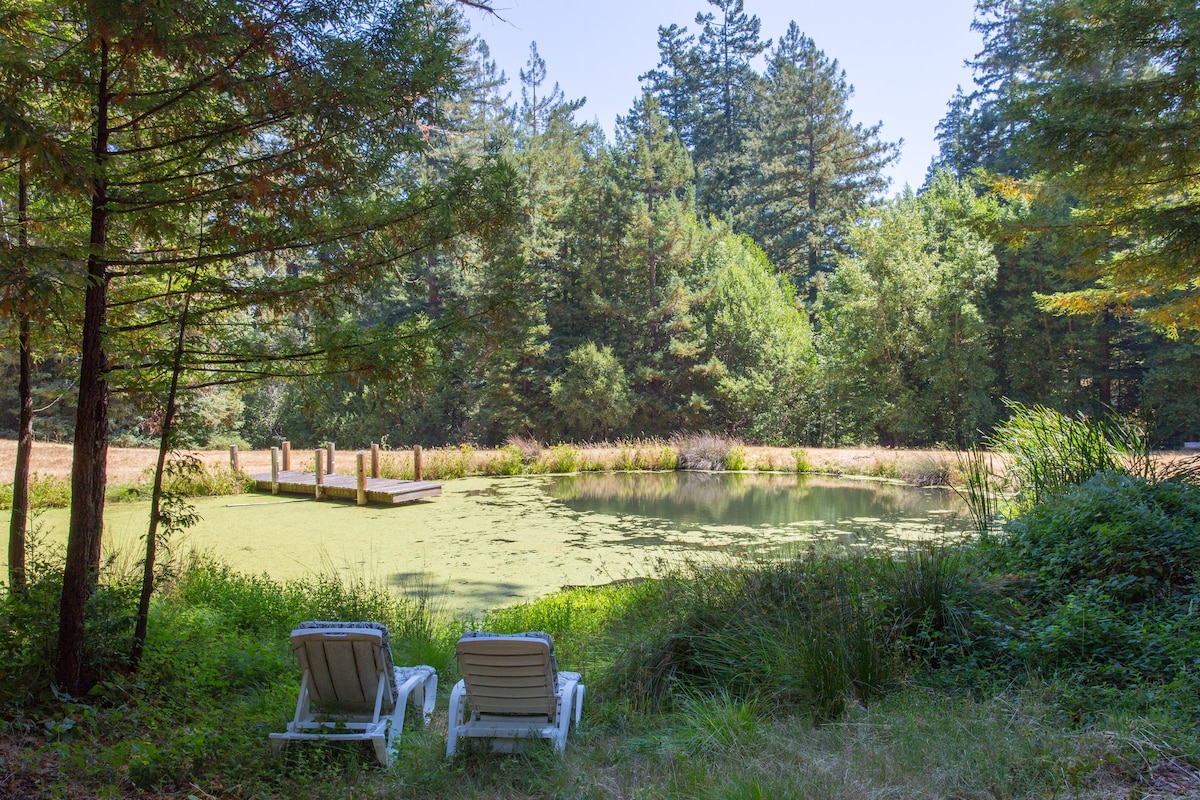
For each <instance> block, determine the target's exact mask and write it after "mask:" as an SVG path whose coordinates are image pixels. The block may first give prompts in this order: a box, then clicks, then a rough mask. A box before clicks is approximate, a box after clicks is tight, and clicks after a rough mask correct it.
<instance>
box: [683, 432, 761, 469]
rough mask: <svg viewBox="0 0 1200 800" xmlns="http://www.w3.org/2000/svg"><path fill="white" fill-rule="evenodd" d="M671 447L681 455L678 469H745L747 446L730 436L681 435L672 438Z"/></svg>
mask: <svg viewBox="0 0 1200 800" xmlns="http://www.w3.org/2000/svg"><path fill="white" fill-rule="evenodd" d="M671 447H672V448H674V450H675V452H676V453H678V454H679V458H678V460H677V462H676V466H677V468H678V469H694V470H704V471H715V470H723V469H743V468H745V462H746V448H745V446H744V445H743V444H742V443H741V442H740V441H739V440H737V439H732V438H730V437H728V436H721V435H719V434H715V433H692V434H680V435H677V436H674V437H672V439H671ZM731 463H732V464H733V466H731Z"/></svg>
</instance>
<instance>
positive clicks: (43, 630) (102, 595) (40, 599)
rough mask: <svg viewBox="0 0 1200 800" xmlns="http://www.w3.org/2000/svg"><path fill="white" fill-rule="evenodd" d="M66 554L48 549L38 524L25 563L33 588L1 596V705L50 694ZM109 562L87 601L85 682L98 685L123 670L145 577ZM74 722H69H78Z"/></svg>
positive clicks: (27, 700)
mask: <svg viewBox="0 0 1200 800" xmlns="http://www.w3.org/2000/svg"><path fill="white" fill-rule="evenodd" d="M63 559H64V555H63V554H62V553H61V552H57V553H56V552H53V551H51V550H50V549H49V548H48V547H46V545H45V543H44V541H43V540H42V539H41V537H40V536H39V534H38V532H37V530H36V528H35V529H34V531H33V532H32V533H31V534H30V536H29V550H28V556H27V564H26V576H27V580H28V589H27V591H26V592H25V593H23V594H16V593H8V592H6V593H5V595H4V597H3V599H2V600H0V707H7V706H11V705H12V704H16V705H17V706H18V707H20V706H22V705H25V704H29V703H32V702H33V701H34V698H37V697H39V696H41V695H42V694H43V693H45V692H47V691H48V689H49V687H50V685H51V683H52V678H53V663H54V661H53V659H54V653H55V645H56V641H57V638H58V626H57V625H55V624H50V623H49V622H48V621H49V620H57V619H58V609H59V602H60V600H61V597H62V580H63ZM112 566H113V561H110V562H109V563H107V564H106V565H105V568H106V569H105V573H104V575H103V576H102V579H101V580H99V581H98V583H97V586H96V590H95V592H93V593H92V595H91V596H90V597H89V598H88V600H87V612H88V613H87V627H86V629H85V633H84V649H83V665H82V685H83V686H84V687H85V688H86V687H93V686H95V685H97V684H99V683H101V682H102V681H106V680H109V679H110V677H111V676H113V675H114V674H115V673H117V672H119V671H120V670H121V669H123V668H124V667H125V665H126V663H127V660H128V656H129V643H130V641H131V639H132V636H133V627H134V616H135V612H136V609H137V595H138V590H139V589H140V588H141V584H140V580H138V581H135V579H134V576H133V575H132V574H131V573H129V574H126V573H118V572H115V571H114V570H113V569H112ZM74 724H75V721H74V720H73V719H72V721H70V722H68V723H67V725H68V726H73V725H74Z"/></svg>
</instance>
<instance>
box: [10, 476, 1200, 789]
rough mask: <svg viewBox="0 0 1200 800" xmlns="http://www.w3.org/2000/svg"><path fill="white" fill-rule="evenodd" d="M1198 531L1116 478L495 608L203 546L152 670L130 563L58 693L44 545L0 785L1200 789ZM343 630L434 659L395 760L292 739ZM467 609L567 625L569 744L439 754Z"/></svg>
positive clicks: (1139, 479) (1135, 485)
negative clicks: (138, 651)
mask: <svg viewBox="0 0 1200 800" xmlns="http://www.w3.org/2000/svg"><path fill="white" fill-rule="evenodd" d="M1081 520H1084V521H1085V522H1082V523H1081V522H1080V521H1081ZM1088 520H1091V522H1086V521H1088ZM1081 526H1082V527H1081ZM1198 527H1200V489H1197V488H1196V487H1195V486H1194V485H1193V484H1191V483H1187V482H1179V481H1177V480H1173V479H1171V478H1169V477H1162V476H1160V477H1159V478H1156V479H1150V478H1148V477H1146V476H1144V475H1137V474H1133V473H1132V472H1131V471H1129V470H1126V471H1119V470H1117V471H1113V470H1108V471H1102V472H1100V473H1098V474H1097V475H1095V476H1094V477H1089V478H1088V479H1086V480H1085V481H1083V482H1082V483H1079V484H1076V485H1072V486H1070V487H1067V488H1063V489H1060V490H1058V491H1055V492H1053V493H1051V494H1050V495H1048V496H1047V497H1045V498H1043V500H1041V501H1040V502H1038V503H1037V504H1033V505H1027V506H1026V507H1024V508H1021V509H1014V510H1012V512H1011V513H1010V514H1009V515H1008V516H1007V517H1006V518H1005V519H1004V520H1003V522H1002V523H1001V526H1000V528H999V529H997V530H992V531H990V532H988V533H986V534H983V535H980V536H978V537H976V538H974V539H971V540H969V541H967V542H962V543H959V544H955V545H936V544H922V545H916V546H914V547H912V548H910V549H908V550H904V551H899V552H897V551H889V552H872V553H859V554H855V555H845V554H834V553H831V552H823V551H821V550H819V549H816V550H813V549H806V550H800V551H797V552H796V553H794V554H792V556H791V557H787V558H771V559H762V560H759V561H746V560H739V561H737V562H731V561H729V560H727V559H724V558H722V557H721V556H719V555H709V556H703V557H700V556H697V557H694V558H688V559H683V560H680V561H678V562H676V563H674V564H671V565H667V566H665V567H664V568H663V570H662V571H661V572H660V573H659V574H658V575H656V576H655V577H654V578H653V579H651V580H636V581H619V582H614V583H612V584H609V585H606V586H597V587H576V588H568V589H563V590H561V591H558V592H555V593H552V594H550V595H547V596H544V597H541V598H539V599H537V600H534V601H532V602H528V603H520V604H516V605H508V606H503V607H497V608H494V609H491V610H488V611H487V612H485V613H484V614H483V615H481V616H480V617H479V618H477V619H474V620H471V621H468V620H463V619H455V618H454V617H452V616H449V617H448V616H446V615H444V614H439V613H435V612H436V611H437V610H436V609H434V608H431V607H430V605H429V604H428V603H427V602H424V601H422V600H420V599H415V600H414V599H406V598H403V597H398V596H397V595H396V594H395V593H393V592H391V591H389V590H388V588H387V587H386V586H384V585H381V584H380V582H378V581H377V580H375V578H374V576H371V575H369V574H366V573H365V572H364V573H359V574H357V575H356V574H347V573H344V572H342V573H339V572H332V571H322V572H318V573H315V574H308V575H305V576H300V577H296V578H293V579H288V580H273V579H268V578H266V577H263V576H261V575H259V576H255V575H248V574H245V573H244V572H238V571H235V570H232V569H231V568H230V567H229V566H228V565H227V564H224V563H222V562H221V561H219V560H216V559H212V558H209V557H206V556H204V555H202V554H196V553H191V554H186V555H185V554H182V553H181V554H178V556H177V557H176V558H174V559H169V560H168V561H167V562H166V563H165V564H164V570H163V574H162V583H161V589H160V592H159V594H158V596H157V598H156V601H155V604H154V606H153V610H152V619H151V626H150V640H149V642H148V644H147V652H146V657H145V661H144V662H143V664H142V666H141V669H140V670H139V671H138V672H136V673H130V672H128V671H127V670H126V669H124V667H123V664H124V659H125V657H126V651H127V642H128V638H127V636H128V625H129V618H130V614H131V609H132V602H131V599H132V597H134V596H135V592H136V585H135V584H136V582H135V581H134V580H133V575H132V574H130V572H129V570H128V569H127V567H128V565H124V566H123V565H121V564H110V565H109V569H108V570H107V571H106V574H105V575H104V577H103V580H102V582H101V588H100V591H99V592H98V593H97V594H96V596H95V597H94V598H93V610H94V611H95V613H94V614H93V616H92V620H93V622H92V628H91V629H90V630H89V641H90V643H91V644H90V650H89V668H90V669H91V670H92V671H93V675H94V676H95V678H96V680H95V682H94V688H93V690H92V692H91V693H89V695H88V696H86V697H66V696H63V695H61V694H55V693H54V692H53V691H51V690H50V689H49V688H47V687H48V686H49V680H48V672H47V669H48V664H49V663H50V660H49V653H50V649H51V648H52V646H53V626H48V625H45V624H44V621H45V620H46V619H48V618H53V616H54V607H55V606H54V603H55V600H54V598H55V592H56V589H57V583H56V582H57V581H58V580H59V578H58V575H59V574H60V573H59V570H60V569H61V564H60V563H58V561H57V560H56V558H55V557H54V555H53V554H52V553H47V552H45V551H44V550H35V552H34V557H33V558H31V565H32V566H33V569H32V575H33V581H32V583H31V587H30V592H29V594H28V596H27V597H24V598H12V597H9V598H7V599H6V602H5V604H4V605H3V606H2V607H0V613H2V615H3V618H2V619H0V623H2V624H0V632H3V635H2V637H0V650H2V651H3V656H4V657H3V659H0V679H2V680H0V687H3V688H2V689H0V712H2V717H0V720H2V726H3V727H2V730H3V734H2V736H0V759H3V765H4V774H5V777H4V778H3V779H0V796H12V797H18V796H39V797H145V798H151V797H154V798H166V797H172V798H181V799H182V798H190V797H196V798H208V797H222V798H251V797H254V798H289V797H306V798H309V797H312V798H326V797H328V798H332V797H346V796H354V797H397V798H400V797H404V798H408V797H412V798H426V797H428V798H433V797H439V798H502V797H526V798H643V797H644V798H651V797H655V798H657V797H669V798H739V799H740V798H855V799H857V798H881V797H897V798H899V797H904V798H907V797H923V798H1046V797H1077V798H1118V797H1119V798H1126V797H1140V798H1175V797H1194V796H1196V795H1197V793H1200V772H1197V770H1196V765H1197V764H1200V703H1198V702H1197V699H1196V698H1197V697H1198V696H1200V691H1198V690H1200V675H1198V673H1197V668H1196V665H1197V664H1198V663H1200V629H1198V626H1200V622H1198V621H1197V620H1198V617H1197V615H1196V613H1195V600H1196V590H1195V583H1194V580H1193V578H1192V576H1193V575H1194V574H1195V568H1196V567H1197V566H1198V565H1200V564H1198V563H1197V562H1198V561H1200V545H1198V544H1197V543H1196V537H1195V530H1197V528H1198ZM321 618H326V619H374V620H378V621H381V622H384V623H385V624H387V625H388V626H389V628H390V629H391V631H392V634H393V649H394V651H395V655H396V659H397V661H398V662H400V663H427V664H430V665H432V666H434V667H435V668H437V669H438V671H439V676H440V678H441V682H440V685H441V687H442V693H443V694H442V696H441V697H440V698H439V704H438V707H437V713H436V714H435V716H434V720H433V722H432V724H431V726H430V728H429V729H428V730H422V729H421V728H419V727H411V728H409V729H408V730H406V731H405V732H404V736H403V740H402V744H401V752H400V757H399V758H398V759H396V761H395V762H394V764H393V766H392V767H390V768H388V769H386V770H385V769H380V768H378V767H376V766H374V765H373V761H372V758H371V756H370V755H369V753H368V752H367V751H366V750H365V749H359V748H355V747H347V746H335V745H312V746H294V747H292V748H290V749H289V750H288V751H287V754H286V756H285V758H283V759H281V760H274V759H272V758H271V757H270V755H269V752H270V751H269V748H268V746H267V739H266V734H267V733H268V732H270V731H273V730H281V729H282V727H283V725H284V723H285V722H286V720H287V719H288V718H289V717H290V713H291V707H292V705H293V704H294V700H295V692H296V690H297V687H298V673H297V668H296V665H295V662H294V659H292V658H291V656H290V654H289V651H288V646H287V635H288V631H289V630H290V629H291V627H292V626H293V625H294V624H295V623H296V622H297V621H299V620H302V619H321ZM467 626H471V627H480V628H484V629H488V630H494V631H520V630H545V631H548V632H550V633H551V634H552V635H553V636H554V637H555V640H556V643H557V646H558V654H559V662H560V664H561V665H562V666H563V667H564V668H569V669H575V670H578V671H581V672H582V673H583V675H584V681H585V683H586V684H587V685H588V699H587V703H586V705H585V709H584V717H583V722H582V724H581V725H580V726H579V728H578V730H576V731H574V732H573V734H572V739H571V742H570V744H569V745H568V748H567V753H566V755H565V757H564V758H561V759H560V758H557V757H555V756H554V755H553V754H552V753H551V752H550V751H549V749H548V748H543V747H539V746H531V747H529V748H527V750H526V752H525V753H524V754H522V755H519V756H501V755H493V754H490V753H487V752H483V751H482V750H481V749H470V750H468V752H466V753H464V754H463V755H461V756H460V757H458V758H456V759H454V760H450V761H448V760H446V759H445V757H444V746H445V739H444V736H445V725H446V720H445V714H446V698H445V694H446V693H447V692H448V689H449V687H450V686H451V685H452V684H453V682H454V680H456V678H457V668H456V665H455V663H454V660H453V657H452V653H453V643H454V640H455V639H456V638H457V636H458V635H459V634H460V633H461V632H462V630H463V629H464V628H465V627H467Z"/></svg>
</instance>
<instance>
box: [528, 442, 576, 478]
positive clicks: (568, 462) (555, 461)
mask: <svg viewBox="0 0 1200 800" xmlns="http://www.w3.org/2000/svg"><path fill="white" fill-rule="evenodd" d="M582 465H583V453H581V452H580V451H579V448H577V447H574V446H572V445H569V444H556V445H554V446H553V447H551V448H550V449H549V450H547V451H546V452H545V453H543V454H542V457H541V459H540V460H539V461H538V462H537V464H536V465H535V467H536V469H534V470H531V471H533V472H578V471H579V469H580V468H581V467H582Z"/></svg>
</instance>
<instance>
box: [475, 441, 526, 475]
mask: <svg viewBox="0 0 1200 800" xmlns="http://www.w3.org/2000/svg"><path fill="white" fill-rule="evenodd" d="M524 471H525V458H524V456H523V455H522V454H521V450H520V448H518V447H517V446H515V445H511V444H507V445H505V446H504V447H501V448H500V450H499V452H498V453H496V455H495V456H493V457H491V458H489V459H488V460H487V463H485V464H484V465H483V474H484V475H520V474H521V473H522V472H524Z"/></svg>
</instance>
